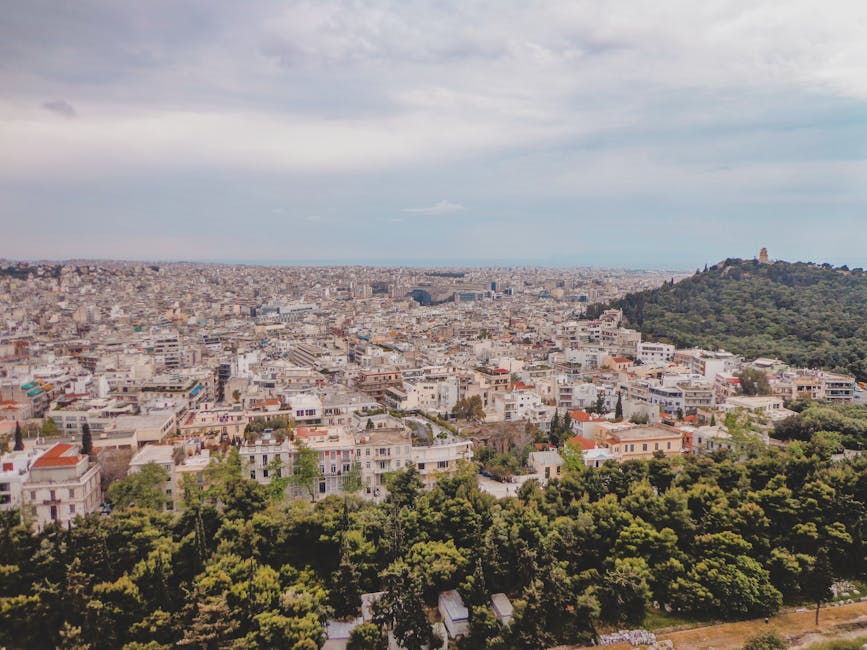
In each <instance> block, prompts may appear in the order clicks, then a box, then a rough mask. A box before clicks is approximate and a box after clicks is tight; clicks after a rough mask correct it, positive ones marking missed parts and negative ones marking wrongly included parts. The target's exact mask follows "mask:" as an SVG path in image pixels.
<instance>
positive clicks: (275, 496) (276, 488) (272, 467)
mask: <svg viewBox="0 0 867 650" xmlns="http://www.w3.org/2000/svg"><path fill="white" fill-rule="evenodd" d="M268 480H269V482H268V496H269V497H270V498H271V500H272V501H282V500H283V499H285V498H286V489H287V488H288V487H289V485H290V484H291V481H292V477H291V476H289V475H288V473H287V472H286V467H285V466H284V464H283V459H282V458H281V457H280V454H276V455H275V456H274V458H273V459H272V460H271V462H270V463H268Z"/></svg>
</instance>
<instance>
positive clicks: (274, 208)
mask: <svg viewBox="0 0 867 650" xmlns="http://www.w3.org/2000/svg"><path fill="white" fill-rule="evenodd" d="M865 25H867V3H864V2H860V1H856V0H852V1H846V0H840V1H839V2H835V3H833V6H829V5H828V4H827V3H821V2H818V0H809V1H808V0H786V1H782V0H780V1H777V0H774V1H770V0H758V1H756V0H753V1H747V0H732V1H721V2H715V3H696V2H693V1H692V0H667V1H659V2H654V3H610V2H604V1H603V0H585V1H583V2H574V3H573V2H569V3H566V2H540V3H532V4H531V3H519V2H507V1H502V2H496V3H490V2H440V3H432V2H412V1H409V2H407V1H404V2H332V1H329V0H321V1H313V0H310V1H309V2H280V1H273V2H272V1H263V0H252V1H251V2H244V3H237V2H228V1H227V0H207V1H206V0H194V1H187V2H174V1H172V2H170V1H169V0H152V1H149V2H146V3H115V2H108V1H107V0H105V1H103V0H95V1H93V2H87V3H61V2H56V1H55V2H51V1H39V0H34V1H33V2H23V3H10V4H9V5H8V6H6V7H4V15H3V19H2V20H0V88H2V89H3V91H2V94H0V225H2V226H3V235H2V237H0V257H4V258H10V259H71V258H103V259H147V260H189V261H221V260H222V261H233V260H235V261H237V260H247V261H251V262H253V261H255V262H258V263H262V262H266V261H269V260H271V261H275V260H278V261H287V262H291V263H297V264H304V263H308V264H313V263H315V262H316V261H317V260H320V261H322V260H327V261H331V262H333V263H335V264H340V263H343V264H349V263H353V262H359V261H366V262H367V263H370V264H388V263H389V262H390V261H391V262H393V261H395V260H403V261H404V262H405V263H408V262H409V261H410V260H415V261H416V263H417V264H418V263H421V262H424V263H427V264H429V265H443V266H445V265H459V264H460V265H469V264H468V262H470V261H476V263H477V264H478V265H510V264H514V265H521V264H529V265H539V266H548V265H556V266H573V265H578V266H608V267H626V268H657V269H658V268H668V269H686V270H688V269H692V268H695V267H700V266H702V265H703V264H705V263H714V262H718V261H720V260H722V259H724V258H726V257H745V258H749V257H754V256H755V255H757V254H758V251H759V249H760V248H761V247H762V246H767V247H768V250H769V253H770V256H771V257H772V258H774V259H785V260H789V261H799V260H800V261H814V262H829V263H832V264H836V265H840V264H847V265H849V266H853V267H854V266H862V267H863V266H867V75H865V74H864V61H867V39H865V38H864V29H865Z"/></svg>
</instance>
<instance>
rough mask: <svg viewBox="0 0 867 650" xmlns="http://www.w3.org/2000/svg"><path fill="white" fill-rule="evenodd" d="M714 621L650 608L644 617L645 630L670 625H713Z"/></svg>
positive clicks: (658, 628) (659, 628)
mask: <svg viewBox="0 0 867 650" xmlns="http://www.w3.org/2000/svg"><path fill="white" fill-rule="evenodd" d="M713 623H714V621H705V620H702V619H698V618H691V617H689V616H683V615H681V614H672V613H670V612H666V611H665V610H663V609H652V608H651V609H648V610H647V614H646V615H645V617H644V625H643V626H642V627H643V628H644V629H645V630H661V629H664V628H669V627H697V626H699V625H711V624H713Z"/></svg>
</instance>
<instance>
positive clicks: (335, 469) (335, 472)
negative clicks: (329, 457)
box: [331, 465, 337, 474]
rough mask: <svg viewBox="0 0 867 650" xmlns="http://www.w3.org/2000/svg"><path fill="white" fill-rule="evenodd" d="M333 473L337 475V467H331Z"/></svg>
mask: <svg viewBox="0 0 867 650" xmlns="http://www.w3.org/2000/svg"><path fill="white" fill-rule="evenodd" d="M331 473H332V474H337V465H332V466H331Z"/></svg>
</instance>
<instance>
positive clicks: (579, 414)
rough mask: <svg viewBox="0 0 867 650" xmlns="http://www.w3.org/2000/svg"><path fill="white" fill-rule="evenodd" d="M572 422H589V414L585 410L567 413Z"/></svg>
mask: <svg viewBox="0 0 867 650" xmlns="http://www.w3.org/2000/svg"><path fill="white" fill-rule="evenodd" d="M569 417H570V418H572V420H573V421H574V422H590V414H589V413H588V412H587V411H582V410H580V409H579V410H577V411H572V412H570V413H569Z"/></svg>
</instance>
